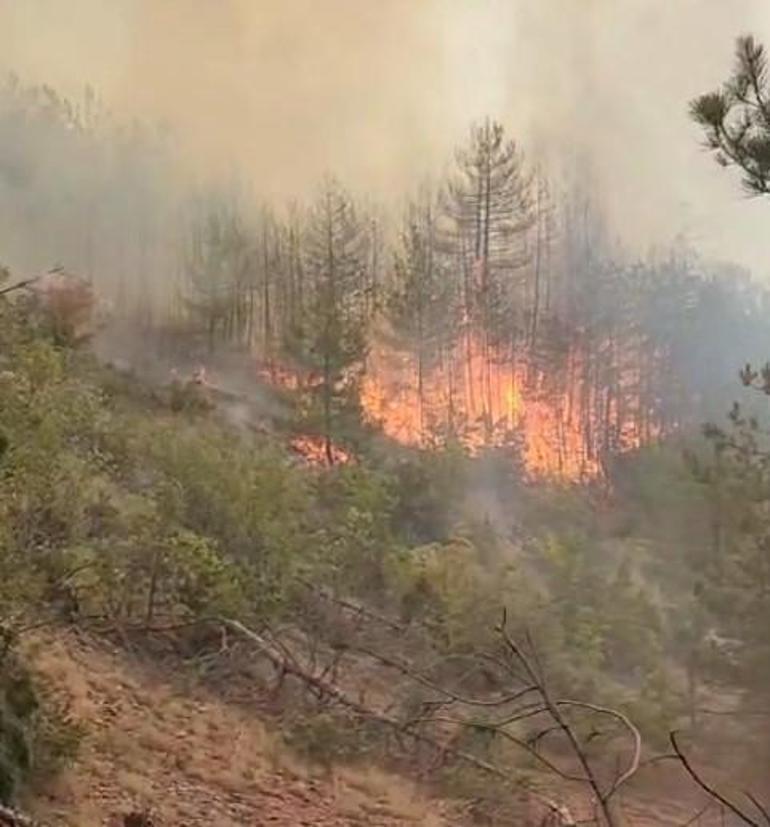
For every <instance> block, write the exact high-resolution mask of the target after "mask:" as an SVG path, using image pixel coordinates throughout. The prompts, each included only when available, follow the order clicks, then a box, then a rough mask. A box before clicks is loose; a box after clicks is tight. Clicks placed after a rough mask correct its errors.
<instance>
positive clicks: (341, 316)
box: [303, 179, 366, 464]
mask: <svg viewBox="0 0 770 827" xmlns="http://www.w3.org/2000/svg"><path fill="white" fill-rule="evenodd" d="M303 253H304V254H303V269H304V272H305V274H306V276H307V279H308V280H309V282H310V284H311V285H312V296H311V297H310V299H309V301H308V314H307V324H306V326H305V329H304V339H305V342H304V356H305V359H306V360H307V362H308V363H309V366H310V367H311V369H312V370H313V373H314V375H315V376H316V377H317V381H313V382H311V383H310V387H309V388H308V390H309V392H310V395H311V398H312V401H313V402H314V403H315V404H314V407H320V429H321V433H322V435H323V439H324V450H325V453H326V458H327V461H328V462H329V464H332V463H333V462H334V452H333V444H334V439H335V438H340V437H342V436H344V434H343V433H342V431H343V427H342V425H343V423H344V421H345V419H346V417H347V416H348V415H350V414H356V413H357V408H356V406H357V401H358V385H359V379H360V375H361V371H362V369H363V364H364V357H365V355H366V335H365V334H366V327H365V322H366V300H365V299H366V289H365V287H366V285H365V261H366V237H365V233H364V228H363V227H362V225H361V222H360V221H359V219H358V218H357V216H356V213H355V210H354V208H353V204H352V201H351V199H350V197H349V196H348V194H347V193H346V192H345V191H344V190H343V189H342V187H341V186H340V185H339V184H338V183H337V182H336V181H334V180H333V179H328V180H327V181H325V183H324V184H323V187H322V189H321V192H320V193H319V195H318V197H317V199H316V201H315V203H314V204H313V206H312V208H311V210H310V213H309V217H308V224H307V227H306V231H305V235H304V245H303Z"/></svg>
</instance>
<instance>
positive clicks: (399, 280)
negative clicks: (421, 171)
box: [388, 192, 456, 439]
mask: <svg viewBox="0 0 770 827" xmlns="http://www.w3.org/2000/svg"><path fill="white" fill-rule="evenodd" d="M394 274H395V275H394V280H395V283H394V285H393V289H392V291H391V295H390V300H389V303H388V311H389V312H388V317H389V319H390V323H391V326H392V328H393V332H394V333H395V334H396V335H397V336H398V337H399V340H400V341H401V342H402V343H403V344H405V345H406V346H407V347H408V348H409V349H410V351H411V352H412V353H414V357H415V373H416V380H417V401H418V406H419V422H420V437H421V439H423V438H424V437H425V435H426V434H425V381H426V375H427V374H428V373H429V372H432V371H434V370H436V369H437V368H438V367H440V366H441V363H442V360H444V359H446V358H447V357H448V352H449V351H450V350H451V348H452V346H453V344H454V341H453V339H454V327H455V326H454V324H453V323H452V320H453V318H454V317H455V315H456V291H455V289H454V284H453V282H452V277H451V272H450V271H449V268H448V267H447V263H446V260H445V258H444V257H443V256H442V253H441V250H440V247H439V244H438V231H437V205H436V201H435V198H434V197H433V195H431V194H430V193H427V192H425V193H423V194H422V195H421V196H420V198H419V199H418V200H416V201H414V202H412V203H411V204H409V206H408V209H407V214H406V217H405V221H404V228H403V230H402V233H401V241H400V245H399V248H398V250H397V251H396V253H395V256H394ZM447 414H448V418H449V419H450V420H451V406H450V410H449V411H448V412H447ZM450 425H451V422H450Z"/></svg>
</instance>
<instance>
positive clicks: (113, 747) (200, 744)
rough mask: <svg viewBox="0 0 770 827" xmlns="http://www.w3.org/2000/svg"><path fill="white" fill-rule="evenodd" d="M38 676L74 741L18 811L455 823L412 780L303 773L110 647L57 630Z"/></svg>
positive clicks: (167, 822) (191, 823) (102, 821)
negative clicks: (68, 721)
mask: <svg viewBox="0 0 770 827" xmlns="http://www.w3.org/2000/svg"><path fill="white" fill-rule="evenodd" d="M33 659H34V663H35V665H36V669H37V671H38V672H39V674H40V675H41V677H42V678H43V679H44V680H46V681H47V682H49V683H50V684H51V686H52V687H53V688H54V691H55V692H56V693H57V694H59V695H60V696H61V697H63V698H65V699H66V700H68V701H69V703H70V709H71V713H72V716H73V718H74V720H75V721H76V722H80V723H82V724H84V725H85V733H86V734H85V737H84V741H83V744H82V747H81V749H80V753H79V756H78V758H77V760H76V761H75V763H74V764H73V765H72V766H71V767H69V768H68V769H67V770H65V771H64V772H63V773H62V774H61V775H60V776H59V777H58V778H57V779H56V780H55V781H54V782H52V783H51V784H49V785H48V786H47V788H46V789H45V791H44V793H43V794H42V795H39V796H36V797H35V798H34V799H33V800H31V801H28V802H27V806H28V809H29V810H30V811H31V812H33V814H34V815H35V816H36V817H38V818H40V819H41V820H42V821H44V823H45V824H47V825H51V827H54V825H56V826H57V827H58V826H59V825H61V826H62V827H63V826H64V825H68V827H104V826H105V825H106V826H108V827H113V826H114V827H119V825H122V824H123V823H124V822H123V819H124V817H125V815H127V814H129V813H131V812H140V811H144V810H148V811H150V812H151V813H152V825H153V827H171V826H172V825H173V827H182V826H183V825H184V826H185V827H198V825H200V826H201V827H202V826H203V825H217V827H236V825H237V826H238V827H245V826H246V825H248V826H249V827H251V826H252V825H254V826H255V827H256V825H268V824H274V825H287V827H288V826H289V825H295V826H296V825H324V827H343V825H372V827H391V826H394V825H407V824H424V825H435V827H439V825H444V824H450V823H453V824H457V823H458V820H457V818H456V817H455V818H453V819H452V820H448V818H449V816H448V815H447V812H446V808H442V807H441V806H439V804H437V803H436V802H434V801H431V800H429V799H428V798H427V797H426V796H425V795H424V793H421V792H420V791H418V790H417V789H416V788H415V787H414V786H413V785H411V784H409V783H408V782H406V781H404V780H403V779H397V778H394V777H392V776H389V775H387V774H385V773H383V772H381V771H379V770H376V769H373V768H372V769H356V770H347V769H342V770H337V771H335V772H334V773H332V774H325V773H320V772H314V771H313V770H312V769H310V768H308V767H306V766H303V765H302V764H301V763H300V762H299V761H297V760H295V759H293V757H292V756H291V754H290V753H289V752H288V751H287V749H286V747H285V746H284V745H282V744H281V743H280V742H279V740H278V739H277V738H276V737H275V736H274V735H272V734H271V733H270V732H268V731H267V730H266V729H265V727H264V726H263V724H262V723H261V722H260V721H259V720H257V719H256V718H254V717H249V716H248V715H246V714H245V713H244V712H242V711H239V710H237V709H234V708H232V707H230V706H228V705H227V704H225V703H223V702H222V701H221V700H220V699H217V698H216V697H213V696H211V695H208V694H206V693H204V692H202V691H201V690H196V689H192V690H189V691H183V690H182V689H181V688H180V687H179V686H178V685H174V683H173V682H172V680H170V679H169V676H168V675H164V674H162V673H161V672H160V671H159V670H156V669H153V668H152V667H148V666H146V665H144V666H140V665H139V664H137V663H135V662H133V660H132V661H131V662H128V661H127V659H126V656H125V655H121V654H119V652H118V651H117V650H112V649H111V648H110V647H109V646H107V645H105V644H102V643H97V642H95V641H93V640H91V639H87V638H83V637H81V636H78V635H76V634H75V633H65V632H57V633H55V634H52V635H50V636H47V637H45V638H39V639H37V640H36V641H35V643H34V644H33Z"/></svg>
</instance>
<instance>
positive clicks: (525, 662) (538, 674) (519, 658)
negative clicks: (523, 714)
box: [497, 611, 642, 827]
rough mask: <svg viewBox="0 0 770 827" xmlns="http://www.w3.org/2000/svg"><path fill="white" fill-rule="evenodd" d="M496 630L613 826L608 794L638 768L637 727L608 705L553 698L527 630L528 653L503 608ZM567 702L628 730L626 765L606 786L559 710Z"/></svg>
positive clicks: (609, 824) (567, 704)
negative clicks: (630, 743)
mask: <svg viewBox="0 0 770 827" xmlns="http://www.w3.org/2000/svg"><path fill="white" fill-rule="evenodd" d="M497 630H498V633H499V634H500V637H501V638H502V640H503V642H504V644H505V647H506V649H507V651H508V653H509V657H510V658H511V660H512V662H513V664H515V665H516V666H517V667H518V668H517V669H514V670H512V674H517V673H518V671H519V669H520V670H523V671H524V674H525V679H526V681H527V682H528V683H531V684H533V685H535V686H536V687H537V692H538V694H539V695H540V697H541V698H542V702H543V706H544V707H545V710H546V711H547V713H548V715H549V716H550V717H551V719H552V720H553V722H554V723H555V724H556V726H557V727H558V729H560V730H561V731H562V733H563V734H564V736H565V738H566V740H567V742H568V744H569V746H570V749H571V751H572V753H573V755H574V756H575V758H576V759H577V762H578V764H579V765H580V768H581V770H582V772H583V774H584V778H582V779H581V780H583V781H584V782H585V783H586V784H588V786H589V788H590V789H591V792H592V794H593V797H594V800H595V803H596V806H597V809H598V811H599V812H600V813H601V816H602V818H603V820H604V822H605V823H606V824H607V827H616V825H617V823H618V822H617V819H616V818H615V815H614V814H613V808H612V806H611V803H610V802H611V799H612V796H613V795H614V794H615V793H616V792H617V790H618V789H619V787H620V786H621V785H622V784H624V783H625V782H627V781H628V780H629V779H630V778H632V777H633V776H634V775H635V773H636V772H637V770H638V769H639V759H640V756H641V749H642V741H641V736H640V734H639V730H638V729H637V728H636V727H635V726H634V725H633V724H632V723H631V721H630V720H629V718H628V717H627V716H625V715H623V713H621V712H618V711H616V710H614V709H609V708H607V707H603V706H598V705H597V704H590V703H585V702H581V701H570V700H558V699H555V698H554V697H553V696H552V694H551V690H550V687H549V686H548V683H547V681H546V678H545V673H544V670H543V666H542V663H541V662H540V658H539V656H538V654H537V649H536V648H535V646H534V643H533V641H532V639H531V637H530V636H529V634H527V641H528V645H529V648H530V650H531V651H532V655H531V656H530V655H528V654H527V653H526V652H525V651H524V650H523V648H522V647H521V646H520V645H519V644H518V643H517V642H516V641H515V640H514V639H513V637H512V636H511V634H510V632H509V631H508V619H507V613H506V612H505V611H503V616H502V619H501V622H500V625H499V626H498V628H497ZM570 706H573V707H578V708H583V709H588V710H591V711H593V712H597V713H599V714H602V715H607V716H609V717H612V718H615V719H616V720H618V721H620V722H621V723H622V724H623V726H624V727H625V728H626V730H627V731H628V732H629V733H630V734H631V737H632V740H633V749H632V756H631V759H630V761H629V765H628V767H627V768H626V770H625V771H624V772H623V773H621V775H620V776H619V777H618V779H617V780H616V781H615V782H614V783H613V784H611V785H610V786H609V787H608V788H607V789H606V790H604V789H602V784H601V783H600V781H599V778H598V776H597V773H596V771H595V770H594V768H593V766H592V764H591V761H590V760H589V758H588V755H587V753H586V750H585V748H584V746H583V744H581V742H580V739H579V738H578V736H577V735H576V733H575V731H574V729H573V728H572V726H571V725H570V723H569V721H568V720H567V719H566V717H565V716H564V714H563V713H562V708H563V707H570Z"/></svg>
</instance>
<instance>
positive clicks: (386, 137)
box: [0, 0, 770, 275]
mask: <svg viewBox="0 0 770 827" xmlns="http://www.w3.org/2000/svg"><path fill="white" fill-rule="evenodd" d="M749 31H751V32H755V33H757V34H758V35H759V36H760V37H763V38H764V39H765V40H767V41H768V42H769V43H770V1H769V0H0V65H2V64H6V66H7V68H9V69H13V70H15V71H16V72H17V73H18V74H20V75H21V77H22V79H24V80H31V81H46V82H48V83H50V84H52V85H55V86H58V87H60V88H62V89H63V90H65V91H66V92H73V91H77V90H78V89H80V88H81V87H82V86H83V85H84V84H86V83H91V84H92V85H93V86H95V87H96V88H97V89H98V90H99V91H100V92H101V94H102V96H103V97H104V99H105V100H106V101H107V102H108V103H109V105H110V106H111V108H113V109H115V110H117V111H123V112H127V113H131V114H134V113H137V114H140V115H144V116H149V117H154V118H155V117H157V118H162V119H164V120H166V121H168V122H169V123H170V124H171V125H172V126H173V127H174V128H175V130H176V131H177V133H178V135H179V142H180V148H181V150H182V152H183V155H184V157H185V158H186V159H188V160H189V162H190V163H191V164H192V165H193V166H194V167H196V168H198V169H200V170H206V171H214V170H220V169H221V170H228V169H232V168H238V169H242V170H243V171H244V173H245V174H247V175H248V176H249V177H250V178H251V179H252V181H253V183H254V186H255V188H256V190H257V191H258V192H264V193H266V194H268V195H272V196H291V195H296V194H301V193H302V192H303V191H305V190H307V189H308V188H310V187H311V186H312V185H313V184H314V183H315V182H316V181H317V179H318V178H319V176H320V175H321V174H322V173H323V172H325V171H329V170H332V171H334V172H336V173H337V174H339V175H340V177H341V178H342V179H343V180H344V181H345V182H346V183H347V184H349V185H350V186H352V187H353V188H355V189H356V190H367V191H371V192H373V193H374V194H376V195H379V196H381V197H383V198H390V197H393V196H394V195H396V194H397V193H400V192H401V191H403V190H405V189H408V188H409V187H410V185H411V183H412V182H414V181H415V180H416V178H418V177H419V176H421V175H422V174H424V173H426V172H430V171H440V170H441V168H442V166H443V165H444V164H445V163H446V162H447V161H448V160H449V159H450V158H451V153H452V147H453V146H454V145H455V144H456V143H457V141H458V140H459V139H461V138H462V136H463V135H464V133H465V131H466V129H467V126H468V123H469V121H470V120H472V119H473V118H477V117H480V116H482V115H484V114H490V115H492V116H495V117H498V118H500V119H501V120H503V121H504V122H505V123H506V125H507V126H508V127H509V129H510V130H511V131H512V133H513V134H514V135H516V136H517V137H518V138H519V139H520V140H521V142H522V143H523V145H524V146H525V148H526V149H527V151H528V152H529V154H530V155H531V156H538V157H543V158H545V159H547V161H548V163H549V164H550V165H551V167H552V169H554V170H555V171H556V172H559V173H560V172H561V171H563V170H565V169H567V170H569V169H574V168H575V167H576V166H577V167H578V169H579V170H580V173H581V174H583V175H585V176H586V177H587V178H590V179H591V180H592V181H593V182H594V186H595V187H596V191H597V194H598V197H599V198H600V200H601V201H602V202H603V204H604V205H605V206H606V208H607V210H608V212H609V214H610V216H611V220H612V225H613V227H614V228H615V229H616V231H617V232H618V234H619V235H620V236H621V237H622V238H624V239H625V240H626V241H628V242H629V243H630V244H634V245H636V246H638V247H640V248H643V247H645V246H646V245H648V244H650V243H654V242H657V243H666V242H668V241H670V240H671V239H672V238H673V237H674V236H676V235H677V234H679V233H682V232H684V233H686V234H687V236H688V237H689V238H690V239H691V240H692V241H693V243H695V244H697V245H698V246H699V247H700V248H701V249H702V250H703V251H704V252H706V253H707V254H710V255H718V256H720V257H724V258H730V259H733V260H736V261H738V262H739V263H743V264H747V265H749V266H752V267H754V268H755V270H756V271H757V272H758V273H761V274H763V275H770V232H769V231H768V230H770V199H768V201H767V202H766V203H765V202H760V201H753V202H751V201H747V200H746V199H745V197H744V196H742V195H741V193H740V190H739V187H738V185H737V175H735V174H727V173H725V171H724V170H721V169H719V168H718V167H717V166H716V165H715V164H714V163H713V161H712V160H711V159H710V158H709V157H708V156H707V155H706V154H705V152H703V150H701V149H700V148H699V146H698V140H699V135H698V132H697V130H696V129H695V127H694V126H693V125H691V124H690V123H689V121H688V118H687V114H686V109H687V102H688V100H689V99H690V98H692V97H693V96H694V95H696V94H698V93H699V92H702V91H706V90H708V89H710V88H711V87H713V86H716V85H717V84H718V83H719V82H720V81H721V80H722V79H723V77H724V76H725V75H726V73H727V71H728V70H729V67H730V65H731V62H732V50H733V44H734V39H735V37H736V36H737V35H738V34H741V33H744V32H749Z"/></svg>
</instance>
